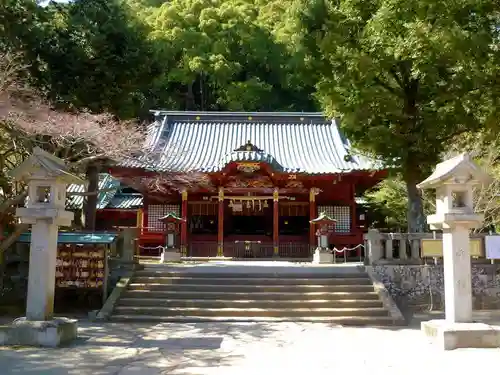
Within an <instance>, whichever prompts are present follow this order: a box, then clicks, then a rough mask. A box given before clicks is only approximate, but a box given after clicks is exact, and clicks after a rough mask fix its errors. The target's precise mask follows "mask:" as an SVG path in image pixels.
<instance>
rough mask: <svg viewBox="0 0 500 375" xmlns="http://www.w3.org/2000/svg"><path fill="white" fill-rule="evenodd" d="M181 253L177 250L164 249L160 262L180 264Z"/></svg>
mask: <svg viewBox="0 0 500 375" xmlns="http://www.w3.org/2000/svg"><path fill="white" fill-rule="evenodd" d="M180 261H181V252H180V251H179V249H164V250H163V251H162V252H161V255H160V262H161V263H166V262H180Z"/></svg>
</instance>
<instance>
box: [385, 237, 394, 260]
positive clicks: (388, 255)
mask: <svg viewBox="0 0 500 375" xmlns="http://www.w3.org/2000/svg"><path fill="white" fill-rule="evenodd" d="M393 250H394V247H393V242H392V238H388V239H387V240H386V241H385V259H392V258H393Z"/></svg>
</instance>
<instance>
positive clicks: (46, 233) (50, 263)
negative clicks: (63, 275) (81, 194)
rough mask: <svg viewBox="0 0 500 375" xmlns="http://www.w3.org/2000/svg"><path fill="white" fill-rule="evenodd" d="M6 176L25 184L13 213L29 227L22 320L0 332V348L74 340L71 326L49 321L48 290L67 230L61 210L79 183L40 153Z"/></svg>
mask: <svg viewBox="0 0 500 375" xmlns="http://www.w3.org/2000/svg"><path fill="white" fill-rule="evenodd" d="M11 176H12V177H13V178H14V179H16V180H18V181H24V182H25V183H26V184H27V185H28V198H27V203H26V206H25V207H22V208H18V209H17V210H16V216H17V217H19V218H20V220H21V222H22V223H26V224H31V244H30V260H29V275H28V298H27V302H26V317H24V318H19V319H16V320H15V321H14V322H13V323H12V325H11V326H8V327H4V329H2V330H1V331H0V345H1V344H2V343H3V344H7V345H31V346H52V347H55V346H59V345H60V344H62V343H66V342H68V341H71V340H73V339H75V338H76V336H77V322H76V320H70V319H66V318H54V317H53V309H54V290H55V272H56V260H57V237H58V231H59V226H60V225H63V226H69V225H70V224H71V221H72V220H73V213H72V212H69V211H66V210H65V204H66V187H67V185H68V184H72V183H77V184H83V180H81V179H80V178H78V177H76V176H74V175H72V174H70V173H69V172H68V169H67V167H66V165H65V164H64V161H62V160H61V159H59V158H57V157H55V156H54V155H51V154H49V153H47V152H45V151H43V150H42V149H40V148H35V149H34V151H33V154H32V155H31V156H30V157H29V158H28V159H27V160H26V161H24V162H23V163H22V164H21V165H20V166H19V167H17V168H16V169H15V170H13V171H12V172H11Z"/></svg>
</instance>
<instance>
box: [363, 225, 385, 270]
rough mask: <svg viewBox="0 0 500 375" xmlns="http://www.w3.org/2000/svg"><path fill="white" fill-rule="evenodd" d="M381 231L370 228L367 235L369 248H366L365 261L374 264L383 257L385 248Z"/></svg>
mask: <svg viewBox="0 0 500 375" xmlns="http://www.w3.org/2000/svg"><path fill="white" fill-rule="evenodd" d="M381 238H382V237H381V236H380V232H379V231H378V230H376V229H370V230H368V233H367V234H366V236H365V239H366V244H367V249H365V250H366V251H365V263H367V264H373V263H374V262H377V261H378V260H380V259H382V257H383V248H382V243H381Z"/></svg>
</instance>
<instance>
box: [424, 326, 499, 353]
mask: <svg viewBox="0 0 500 375" xmlns="http://www.w3.org/2000/svg"><path fill="white" fill-rule="evenodd" d="M421 329H422V332H423V333H424V334H425V336H426V337H428V338H429V339H431V340H432V341H433V342H434V343H436V344H437V345H438V346H439V347H440V348H443V349H444V350H453V349H459V348H500V326H490V325H488V324H484V323H450V322H447V321H446V320H429V321H427V322H422V324H421Z"/></svg>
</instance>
